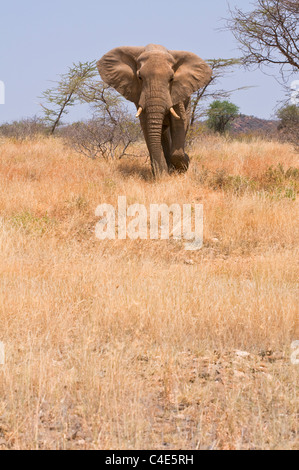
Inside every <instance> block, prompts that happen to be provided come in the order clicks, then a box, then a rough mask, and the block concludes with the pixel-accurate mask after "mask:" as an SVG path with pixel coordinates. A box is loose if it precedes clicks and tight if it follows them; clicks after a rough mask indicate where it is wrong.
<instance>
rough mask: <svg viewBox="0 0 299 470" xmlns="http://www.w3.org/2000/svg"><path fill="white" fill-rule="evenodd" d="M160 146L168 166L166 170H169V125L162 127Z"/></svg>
mask: <svg viewBox="0 0 299 470" xmlns="http://www.w3.org/2000/svg"><path fill="white" fill-rule="evenodd" d="M162 148H163V153H164V157H165V160H166V163H167V166H168V170H171V166H172V165H171V135H170V128H169V126H167V127H164V126H163V131H162Z"/></svg>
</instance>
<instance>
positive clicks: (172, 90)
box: [97, 44, 212, 176]
mask: <svg viewBox="0 0 299 470" xmlns="http://www.w3.org/2000/svg"><path fill="white" fill-rule="evenodd" d="M97 65H98V70H99V73H100V75H101V77H102V79H103V81H104V82H106V83H107V84H108V85H110V86H112V87H113V88H115V89H116V90H117V91H118V92H119V93H121V94H122V95H123V96H124V97H125V98H126V99H128V100H130V101H132V102H133V103H135V105H136V109H139V108H140V107H141V108H142V113H141V115H140V117H139V119H140V124H141V127H142V130H143V134H144V137H145V141H146V144H147V147H148V150H149V153H150V158H151V165H152V170H153V174H154V176H158V175H159V174H162V173H164V172H172V171H179V172H184V171H186V170H187V169H188V166H189V157H188V155H187V154H186V153H185V150H184V148H185V137H186V132H187V130H188V125H189V117H190V97H191V94H192V93H194V92H195V91H196V90H198V89H199V88H202V87H203V86H205V85H206V84H207V83H208V82H209V81H210V79H211V76H212V71H211V69H210V67H209V66H208V65H207V64H206V63H205V62H204V61H203V60H202V59H200V58H199V57H198V56H197V55H195V54H193V53H191V52H185V51H168V50H167V49H166V48H165V47H163V46H158V45H155V44H150V45H148V46H146V47H117V48H116V49H112V50H111V51H110V52H108V53H107V54H105V55H104V56H103V57H102V58H101V59H100V60H99V61H98V63H97ZM170 108H173V109H174V111H175V112H176V114H177V115H178V116H179V119H178V118H177V117H175V116H173V115H172V114H171V113H170ZM162 149H163V150H162Z"/></svg>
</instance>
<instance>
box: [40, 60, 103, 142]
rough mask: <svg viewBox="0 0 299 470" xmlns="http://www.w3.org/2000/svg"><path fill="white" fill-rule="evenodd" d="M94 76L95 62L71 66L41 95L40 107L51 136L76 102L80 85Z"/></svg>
mask: <svg viewBox="0 0 299 470" xmlns="http://www.w3.org/2000/svg"><path fill="white" fill-rule="evenodd" d="M95 75H96V63H95V61H93V62H85V63H82V62H79V64H73V66H72V67H70V68H69V70H68V72H67V73H66V74H62V75H60V79H59V80H58V81H57V82H56V85H55V86H54V87H52V88H49V89H48V90H46V91H45V92H44V93H43V94H42V96H41V98H42V100H43V103H41V106H42V108H43V111H44V120H45V122H47V123H48V124H49V125H50V132H51V134H54V132H55V130H56V128H57V127H58V126H59V125H60V124H61V120H62V117H63V116H64V115H66V114H67V113H68V111H69V108H70V107H71V106H74V104H75V103H76V100H78V96H77V94H78V92H79V90H80V88H81V87H82V85H83V84H84V83H85V82H86V81H87V80H90V79H92V78H93V77H94V76H95Z"/></svg>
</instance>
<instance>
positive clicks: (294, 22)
mask: <svg viewBox="0 0 299 470" xmlns="http://www.w3.org/2000/svg"><path fill="white" fill-rule="evenodd" d="M253 5H254V9H253V10H252V11H250V12H244V11H243V10H241V9H240V8H235V9H234V10H230V13H231V18H230V19H229V20H228V21H227V27H228V28H229V29H230V30H231V32H232V33H233V35H234V36H235V38H236V39H237V40H238V42H239V44H240V49H241V51H242V53H243V63H244V64H245V65H246V66H249V67H250V66H252V65H258V66H260V67H262V66H264V65H266V66H271V65H278V66H280V71H281V75H282V78H283V79H285V73H286V72H287V73H289V72H291V73H294V72H298V70H299V1H298V0H255V2H254V3H253Z"/></svg>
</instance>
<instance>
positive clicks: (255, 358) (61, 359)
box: [0, 138, 299, 449]
mask: <svg viewBox="0 0 299 470" xmlns="http://www.w3.org/2000/svg"><path fill="white" fill-rule="evenodd" d="M192 156H193V159H192V165H191V168H190V171H189V172H188V173H187V174H185V175H178V176H172V177H165V178H163V179H162V180H161V181H158V182H154V181H153V180H152V177H151V174H150V168H149V164H148V162H146V161H145V160H146V159H145V158H139V159H138V158H135V159H132V158H131V159H125V160H122V161H120V162H115V163H106V162H104V161H91V160H87V159H86V158H84V157H80V156H79V155H77V154H75V153H74V152H73V151H72V150H70V149H69V148H67V147H64V145H63V143H62V142H60V141H59V140H54V139H53V140H51V139H41V140H36V141H32V142H30V141H29V142H23V143H18V142H12V141H5V140H3V141H1V143H0V183H1V192H0V215H1V221H0V250H1V259H0V341H3V343H5V347H6V362H5V364H4V365H3V366H1V365H0V448H4V449H5V448H14V449H94V448H98V449H202V448H213V449H255V448H258V449H278V448H280V449H281V448H283V449H295V448H298V427H297V426H298V396H297V392H298V366H296V365H293V364H292V363H291V361H290V354H291V351H290V345H291V343H292V341H294V340H296V339H299V331H298V271H299V269H298V239H299V236H298V235H299V233H298V200H294V197H293V192H294V191H293V190H292V192H291V196H292V197H288V196H289V195H290V193H289V192H284V190H283V191H282V192H281V191H279V192H276V191H275V188H274V189H273V190H268V189H267V190H263V189H262V190H261V188H260V187H259V189H258V190H255V189H254V188H252V187H250V186H248V188H247V187H245V189H244V190H242V193H239V192H236V191H235V190H234V187H232V188H230V187H229V186H228V187H225V188H224V189H221V188H220V189H219V187H218V188H213V184H212V183H211V184H210V183H207V181H206V180H203V178H202V171H203V170H202V167H203V165H204V167H205V168H206V169H208V171H210V172H211V174H214V172H216V173H217V172H218V173H219V171H222V170H223V171H226V172H227V173H228V174H229V175H231V176H234V175H239V176H241V177H242V178H247V179H248V178H249V179H256V180H257V181H263V178H264V175H265V174H266V172H267V169H268V168H269V167H270V166H273V167H276V166H277V165H278V164H279V163H280V164H281V165H283V167H284V168H285V169H288V168H289V167H297V166H298V154H296V153H295V152H294V151H293V150H292V148H291V147H290V146H288V145H285V144H278V143H275V142H264V141H256V142H252V143H242V142H227V141H226V140H223V139H218V138H208V139H207V140H206V141H205V142H201V143H200V144H197V146H196V147H195V148H194V149H193V150H192ZM218 183H219V182H218ZM218 183H217V184H218ZM218 186H219V184H218ZM287 189H288V188H287ZM119 195H126V196H127V201H128V204H132V203H134V202H139V203H143V204H145V205H146V206H147V207H148V206H149V204H150V203H160V202H166V203H169V204H170V203H173V202H178V203H191V202H193V203H196V202H201V203H203V204H204V211H205V225H204V247H203V249H202V250H200V251H198V252H186V251H185V250H184V248H183V245H182V244H180V243H178V242H174V241H173V240H169V241H150V240H143V241H135V242H134V241H130V240H125V241H120V240H116V241H102V242H101V241H99V240H97V239H96V237H95V235H94V228H95V224H96V222H97V218H96V217H95V215H94V212H95V208H96V207H97V205H98V204H100V203H103V202H106V203H111V204H114V205H116V203H117V197H118V196H119ZM216 239H217V240H216ZM236 350H243V351H247V352H248V353H249V356H247V357H240V356H238V355H237V354H236Z"/></svg>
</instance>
